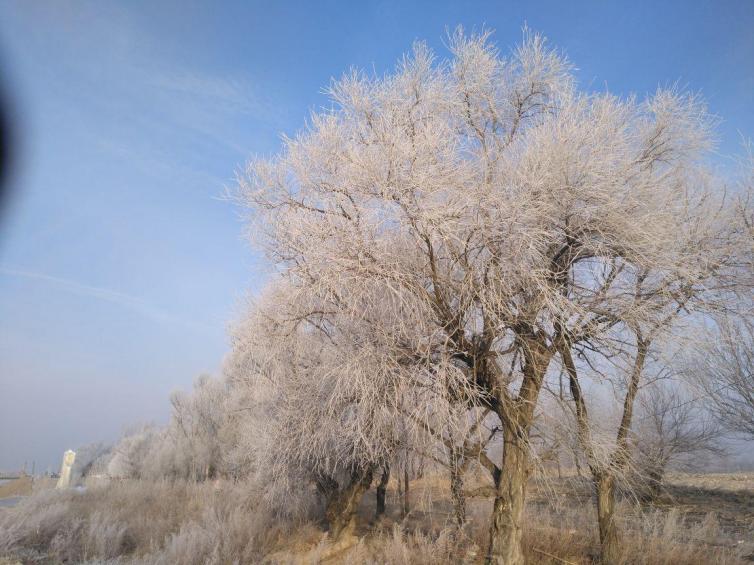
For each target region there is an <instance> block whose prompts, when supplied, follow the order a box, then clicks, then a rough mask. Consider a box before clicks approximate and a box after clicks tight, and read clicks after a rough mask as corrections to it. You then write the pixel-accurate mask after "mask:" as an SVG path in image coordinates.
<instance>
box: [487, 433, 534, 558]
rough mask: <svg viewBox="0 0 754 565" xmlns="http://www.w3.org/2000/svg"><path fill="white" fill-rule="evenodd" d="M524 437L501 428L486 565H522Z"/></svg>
mask: <svg viewBox="0 0 754 565" xmlns="http://www.w3.org/2000/svg"><path fill="white" fill-rule="evenodd" d="M525 440H526V437H525V434H524V433H522V432H521V431H517V430H515V429H511V427H510V426H505V427H504V429H503V441H504V443H503V462H502V468H501V470H500V473H496V476H495V503H494V506H493V510H492V525H491V526H490V545H489V549H488V551H487V560H486V562H487V563H488V564H495V565H523V563H524V552H523V544H522V540H523V528H522V524H523V517H524V505H525V503H526V480H527V478H528V472H529V471H528V468H529V452H528V448H527V445H526V441H525Z"/></svg>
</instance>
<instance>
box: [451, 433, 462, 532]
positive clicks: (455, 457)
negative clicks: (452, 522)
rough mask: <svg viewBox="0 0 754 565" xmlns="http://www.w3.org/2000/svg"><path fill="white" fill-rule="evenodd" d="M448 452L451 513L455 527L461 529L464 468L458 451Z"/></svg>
mask: <svg viewBox="0 0 754 565" xmlns="http://www.w3.org/2000/svg"><path fill="white" fill-rule="evenodd" d="M450 451H451V454H450V497H451V499H452V501H453V513H454V515H455V519H456V525H457V526H458V527H459V528H462V527H463V525H464V524H465V523H466V496H465V495H464V494H463V473H464V471H465V466H464V465H463V464H462V462H461V456H460V455H459V454H458V449H457V448H455V447H452V448H451V450H450Z"/></svg>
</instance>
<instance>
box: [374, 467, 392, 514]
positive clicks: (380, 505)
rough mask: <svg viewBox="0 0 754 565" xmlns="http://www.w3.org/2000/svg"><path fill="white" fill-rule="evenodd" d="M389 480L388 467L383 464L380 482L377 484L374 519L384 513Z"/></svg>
mask: <svg viewBox="0 0 754 565" xmlns="http://www.w3.org/2000/svg"><path fill="white" fill-rule="evenodd" d="M389 480H390V467H389V466H388V465H385V467H384V468H383V469H382V476H381V477H380V482H379V484H378V485H377V492H376V498H377V510H376V512H375V519H379V518H380V516H382V515H384V514H385V493H386V491H387V483H388V481H389Z"/></svg>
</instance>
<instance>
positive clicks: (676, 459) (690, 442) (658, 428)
mask: <svg viewBox="0 0 754 565" xmlns="http://www.w3.org/2000/svg"><path fill="white" fill-rule="evenodd" d="M637 416H638V418H637V422H636V426H635V427H634V459H635V465H634V468H635V470H636V472H637V473H638V480H639V481H640V482H641V483H643V485H642V486H644V485H646V488H645V495H646V496H647V497H648V498H649V499H650V500H651V499H654V498H656V497H657V496H658V495H659V494H660V492H661V489H662V485H663V479H664V477H665V473H666V471H667V470H668V468H669V467H676V468H685V469H689V468H691V469H693V468H697V469H698V468H700V467H701V466H702V463H703V461H702V459H703V458H704V457H705V456H709V455H714V456H718V457H720V456H723V455H724V453H725V450H724V449H723V447H722V446H721V442H720V440H721V435H722V433H721V432H722V430H721V428H720V427H719V426H718V425H717V424H716V423H715V422H714V421H713V420H712V419H711V417H710V414H709V413H707V412H706V410H705V407H704V405H703V404H702V403H701V402H700V398H699V397H695V396H693V395H691V394H689V393H688V392H687V391H685V390H684V389H683V388H682V387H681V385H680V384H678V383H672V384H667V383H662V384H657V385H654V386H651V387H648V388H646V389H645V390H644V394H643V395H642V397H641V399H640V404H639V412H638V414H637Z"/></svg>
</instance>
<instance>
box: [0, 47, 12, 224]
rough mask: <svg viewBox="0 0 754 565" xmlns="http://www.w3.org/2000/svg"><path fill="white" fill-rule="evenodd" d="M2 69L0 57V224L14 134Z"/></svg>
mask: <svg viewBox="0 0 754 565" xmlns="http://www.w3.org/2000/svg"><path fill="white" fill-rule="evenodd" d="M3 71H4V65H3V61H2V58H1V57H0V225H2V223H3V221H4V220H5V208H6V206H7V204H8V184H9V181H10V176H11V173H12V165H13V157H14V145H13V142H14V139H13V137H14V136H13V128H12V127H11V121H10V120H11V118H10V114H11V112H10V107H9V100H8V94H9V93H8V84H7V82H6V81H5V80H4V79H3V76H4V75H5V73H4V72H3ZM0 233H2V232H0Z"/></svg>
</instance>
